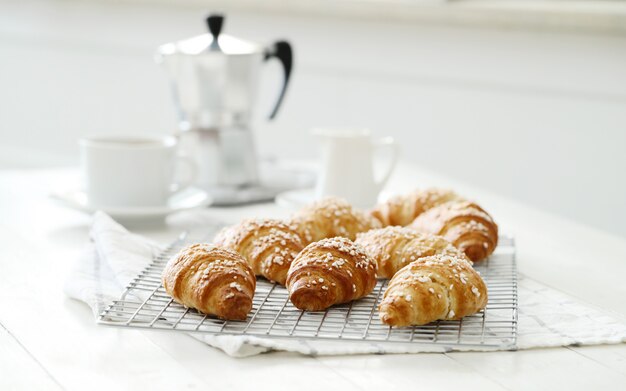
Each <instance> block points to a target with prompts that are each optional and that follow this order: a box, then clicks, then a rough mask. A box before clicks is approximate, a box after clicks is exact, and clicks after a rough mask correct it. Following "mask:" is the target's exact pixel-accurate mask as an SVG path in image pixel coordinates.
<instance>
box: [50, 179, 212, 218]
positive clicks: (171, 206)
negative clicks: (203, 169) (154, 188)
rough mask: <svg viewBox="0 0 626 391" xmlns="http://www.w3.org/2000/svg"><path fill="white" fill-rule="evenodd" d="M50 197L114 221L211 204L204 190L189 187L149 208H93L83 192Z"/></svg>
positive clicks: (164, 213) (63, 203) (157, 215)
mask: <svg viewBox="0 0 626 391" xmlns="http://www.w3.org/2000/svg"><path fill="white" fill-rule="evenodd" d="M50 197H51V198H52V199H54V200H56V201H57V202H59V203H60V204H62V205H64V206H67V207H69V208H72V209H75V210H79V211H81V212H85V213H89V214H91V213H94V212H95V211H97V210H101V211H103V212H105V213H106V214H108V215H109V216H111V217H113V218H114V219H121V220H129V219H133V220H134V219H154V218H164V217H165V216H167V215H169V214H171V213H174V212H180V211H183V210H189V209H195V208H201V207H205V206H208V205H209V204H211V201H212V200H211V197H209V194H208V193H207V192H205V191H204V190H201V189H198V188H195V187H189V188H187V189H185V190H182V191H180V192H178V193H176V194H174V195H172V196H171V197H170V199H169V200H168V202H167V204H166V205H163V206H151V207H124V208H95V207H93V206H91V205H89V202H88V201H87V194H86V193H85V192H84V191H83V190H71V191H63V192H54V193H52V194H50Z"/></svg>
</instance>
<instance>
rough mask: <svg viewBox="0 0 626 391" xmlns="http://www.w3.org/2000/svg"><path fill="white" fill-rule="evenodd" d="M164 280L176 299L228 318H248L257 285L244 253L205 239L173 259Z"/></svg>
mask: <svg viewBox="0 0 626 391" xmlns="http://www.w3.org/2000/svg"><path fill="white" fill-rule="evenodd" d="M162 281H163V286H164V287H165V291H166V292H167V293H168V294H169V295H170V296H172V298H173V299H174V301H176V302H177V303H180V304H182V305H184V306H187V307H190V308H195V309H197V310H198V311H201V312H203V313H205V314H211V315H216V316H218V317H219V318H222V319H228V320H244V319H246V316H247V314H248V313H249V312H250V310H251V309H252V298H253V296H254V290H255V288H256V279H255V278H254V273H253V272H252V269H251V268H250V266H248V264H247V263H246V261H245V260H244V259H243V257H242V256H241V255H239V254H237V253H236V252H234V251H231V250H227V249H224V248H219V247H216V246H213V245H210V244H203V243H198V244H193V245H191V246H188V247H185V248H183V249H182V250H181V251H180V252H179V253H178V254H177V255H176V256H174V257H173V258H172V259H170V261H169V262H168V263H167V265H166V266H165V269H163V274H162Z"/></svg>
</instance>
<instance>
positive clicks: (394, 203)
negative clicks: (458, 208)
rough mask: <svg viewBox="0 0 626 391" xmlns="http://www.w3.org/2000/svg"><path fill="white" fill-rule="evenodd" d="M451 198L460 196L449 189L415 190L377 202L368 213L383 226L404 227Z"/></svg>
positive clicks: (454, 198)
mask: <svg viewBox="0 0 626 391" xmlns="http://www.w3.org/2000/svg"><path fill="white" fill-rule="evenodd" d="M453 200H462V198H461V197H460V196H458V195H457V194H456V193H454V192H453V191H451V190H445V189H436V188H430V189H425V190H415V191H413V192H411V193H409V194H404V195H399V196H395V197H392V198H390V199H389V200H387V201H386V202H383V203H381V204H378V205H377V206H376V207H375V208H374V209H373V210H372V211H370V213H371V215H372V216H374V217H375V218H376V219H377V220H379V221H380V222H381V223H382V225H383V227H386V226H388V225H400V226H403V227H404V226H406V225H409V224H411V222H412V221H413V220H415V218H416V217H417V216H419V215H420V214H422V213H424V212H425V211H427V210H428V209H430V208H433V207H435V206H437V205H441V204H443V203H445V202H448V201H453Z"/></svg>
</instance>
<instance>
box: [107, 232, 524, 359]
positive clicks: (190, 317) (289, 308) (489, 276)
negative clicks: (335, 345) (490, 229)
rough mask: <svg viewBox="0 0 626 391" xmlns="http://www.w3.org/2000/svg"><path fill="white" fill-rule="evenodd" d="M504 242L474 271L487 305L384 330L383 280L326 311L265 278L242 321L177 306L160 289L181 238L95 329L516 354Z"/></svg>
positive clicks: (509, 247) (511, 276)
mask: <svg viewBox="0 0 626 391" xmlns="http://www.w3.org/2000/svg"><path fill="white" fill-rule="evenodd" d="M499 242H500V243H499V245H498V248H497V249H496V251H495V252H494V254H492V255H491V257H489V258H488V259H487V260H485V261H484V262H482V263H479V264H476V265H475V268H476V270H478V271H479V272H480V273H481V276H482V277H483V279H484V280H485V282H486V284H487V289H488V294H489V302H488V304H487V307H486V308H485V309H484V310H483V311H481V312H480V313H477V314H475V315H472V316H467V317H465V318H463V319H461V320H457V321H453V320H446V321H437V322H434V323H431V324H428V325H424V326H413V327H393V328H392V327H389V326H387V325H385V324H383V323H382V322H381V321H380V320H379V318H378V304H379V303H380V301H381V300H382V296H383V293H384V292H385V288H386V286H387V282H388V281H387V280H379V281H378V283H377V285H376V288H375V289H374V291H373V292H372V293H371V294H369V295H368V296H366V297H364V298H362V299H360V300H356V301H353V302H351V303H347V304H342V305H336V306H333V307H331V308H329V309H328V310H326V311H319V312H308V311H302V310H299V309H297V308H295V307H294V306H293V304H291V302H290V301H289V295H288V292H287V290H286V289H285V288H283V287H281V286H280V285H277V284H274V283H270V282H268V281H266V280H264V279H259V280H258V281H257V288H256V292H255V295H254V300H253V308H252V311H251V312H250V314H249V315H248V318H247V319H246V320H245V321H224V320H220V319H217V318H216V317H214V316H210V315H205V314H202V313H199V312H197V311H196V310H194V309H190V308H186V307H184V306H182V305H180V304H178V303H176V302H174V301H173V300H172V298H171V297H170V296H169V295H168V294H167V293H166V292H165V290H164V288H163V285H162V284H161V272H162V270H163V268H164V266H165V264H166V263H167V261H168V260H169V258H170V257H171V256H173V255H174V254H175V253H176V252H178V250H180V248H182V247H183V246H184V245H186V244H188V243H186V241H185V240H184V239H183V238H180V239H179V240H177V241H176V242H174V243H173V244H172V245H171V246H170V247H168V248H167V249H166V250H165V251H164V252H163V253H162V254H160V255H159V256H157V257H156V258H155V259H154V260H153V262H152V263H151V264H150V266H148V267H147V268H146V269H145V270H143V271H142V272H141V273H139V275H138V276H137V277H136V278H135V279H134V280H133V281H132V282H131V283H130V284H129V285H128V287H127V288H126V291H125V292H124V294H123V295H122V297H121V298H120V299H119V300H116V301H114V302H113V303H112V304H110V305H109V306H108V307H107V308H106V309H105V310H104V311H103V312H102V314H100V316H99V319H98V323H100V324H104V325H110V326H121V327H132V328H144V329H158V330H171V331H178V332H195V333H207V334H227V335H250V336H256V337H263V338H272V339H273V338H288V339H300V340H310V339H320V340H336V341H337V340H342V341H355V342H368V343H376V344H377V345H380V344H383V345H384V344H387V343H389V344H397V343H404V344H428V345H437V346H440V347H441V348H443V349H446V350H461V349H471V348H480V349H484V350H490V349H493V350H505V349H509V350H512V349H515V343H516V338H517V268H516V264H515V242H514V240H513V238H510V237H501V238H500V241H499Z"/></svg>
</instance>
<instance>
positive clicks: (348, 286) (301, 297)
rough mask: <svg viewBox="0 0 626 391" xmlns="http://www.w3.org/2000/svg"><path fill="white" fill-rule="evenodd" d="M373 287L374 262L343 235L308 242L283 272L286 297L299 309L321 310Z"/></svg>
mask: <svg viewBox="0 0 626 391" xmlns="http://www.w3.org/2000/svg"><path fill="white" fill-rule="evenodd" d="M375 286H376V262H374V260H372V259H371V258H370V257H369V256H368V255H367V254H366V253H365V251H364V250H363V248H362V247H361V246H359V245H357V244H355V243H354V242H352V241H351V240H349V239H347V238H341V237H335V238H331V239H322V240H320V241H318V242H314V243H311V244H309V245H308V246H307V247H306V248H305V249H304V250H303V251H302V252H301V253H300V254H298V256H297V257H296V259H294V261H293V263H292V264H291V268H290V269H289V274H288V275H287V289H288V290H289V299H290V300H291V302H292V303H293V305H294V306H296V307H297V308H299V309H302V310H308V311H321V310H324V309H326V308H328V307H330V306H332V305H334V304H340V303H346V302H349V301H352V300H356V299H358V298H361V297H363V296H366V295H368V294H369V293H370V292H372V290H374V287H375Z"/></svg>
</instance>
